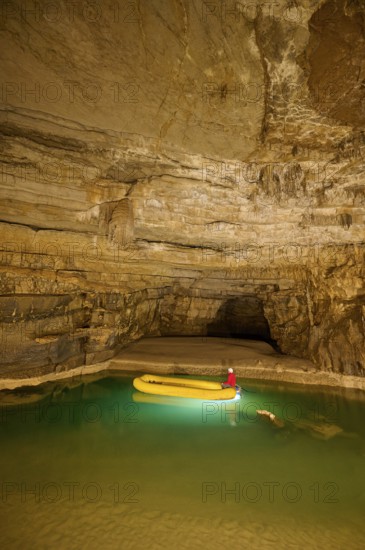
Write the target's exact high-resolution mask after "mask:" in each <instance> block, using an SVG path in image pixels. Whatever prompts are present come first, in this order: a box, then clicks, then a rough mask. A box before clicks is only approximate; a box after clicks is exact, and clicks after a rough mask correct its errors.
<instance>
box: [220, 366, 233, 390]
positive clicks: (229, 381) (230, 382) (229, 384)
mask: <svg viewBox="0 0 365 550" xmlns="http://www.w3.org/2000/svg"><path fill="white" fill-rule="evenodd" d="M230 387H232V388H235V387H236V375H235V374H234V372H233V369H232V368H229V369H228V379H227V380H226V381H225V382H222V388H230Z"/></svg>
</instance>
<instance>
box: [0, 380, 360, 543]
mask: <svg viewBox="0 0 365 550" xmlns="http://www.w3.org/2000/svg"><path fill="white" fill-rule="evenodd" d="M238 382H239V383H241V384H242V385H243V386H244V387H245V388H246V389H247V390H249V391H246V392H244V393H243V396H242V397H241V399H239V400H235V401H231V402H224V403H219V402H216V403H213V402H203V401H199V400H186V399H177V398H157V397H152V396H144V395H143V394H138V393H137V392H135V390H134V389H133V387H132V379H131V378H129V377H125V376H120V375H119V376H114V377H109V378H99V379H94V380H91V381H89V382H87V383H86V382H83V383H80V382H79V383H74V384H70V383H65V384H64V385H63V386H60V385H59V386H45V387H42V388H39V389H37V390H34V389H33V390H29V392H27V391H24V390H22V391H21V392H18V393H17V394H14V393H12V394H10V393H9V394H4V395H3V401H2V404H1V417H0V420H1V423H0V433H1V436H0V437H1V453H0V471H1V488H2V500H1V510H0V519H1V540H2V547H3V548H9V549H13V548H22V549H23V548H25V549H27V548H32V549H33V548H36V549H38V548H55V547H57V548H61V549H63V548H65V549H66V548H67V549H71V548H75V549H76V548H86V547H88V548H99V547H100V546H103V548H137V549H138V548H146V547H148V548H171V547H175V548H201V547H204V546H206V545H207V544H208V545H209V548H225V547H227V548H228V547H229V548H243V547H246V545H248V544H249V545H250V547H251V548H260V549H262V548H274V547H275V548H317V547H318V548H331V549H332V548H344V547H346V548H354V549H357V548H362V547H364V545H365V526H364V521H363V518H364V511H365V476H364V466H365V425H364V420H363V419H364V418H365V401H364V400H363V394H362V393H360V392H355V391H346V392H345V391H342V392H335V391H327V392H323V391H321V392H318V391H317V392H316V391H314V390H313V389H311V388H306V389H305V390H304V389H303V388H298V387H296V386H289V385H286V386H283V385H281V386H279V385H277V384H271V383H270V384H269V383H265V384H264V383H262V382H260V383H259V382H257V383H254V382H252V381H251V382H249V383H247V382H245V381H243V380H239V381H238ZM72 386H73V387H72ZM29 401H32V402H29ZM256 409H267V410H270V411H272V412H274V413H276V415H277V416H278V417H280V418H281V419H283V421H284V427H283V428H278V427H275V426H273V425H272V424H271V423H270V422H269V421H267V420H266V419H265V418H260V417H258V416H257V415H256V412H255V411H256ZM147 541H148V542H147Z"/></svg>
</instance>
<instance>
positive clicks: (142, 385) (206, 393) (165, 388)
mask: <svg viewBox="0 0 365 550" xmlns="http://www.w3.org/2000/svg"><path fill="white" fill-rule="evenodd" d="M133 386H134V387H135V388H136V390H139V391H141V392H143V393H150V394H153V395H168V396H170V397H190V398H193V399H207V400H209V401H210V400H212V401H213V400H214V401H215V400H222V399H233V398H234V397H236V389H235V388H225V389H222V387H221V384H220V382H211V381H207V380H192V379H189V378H176V377H172V376H155V375H153V374H144V375H143V376H141V377H140V378H135V379H134V380H133Z"/></svg>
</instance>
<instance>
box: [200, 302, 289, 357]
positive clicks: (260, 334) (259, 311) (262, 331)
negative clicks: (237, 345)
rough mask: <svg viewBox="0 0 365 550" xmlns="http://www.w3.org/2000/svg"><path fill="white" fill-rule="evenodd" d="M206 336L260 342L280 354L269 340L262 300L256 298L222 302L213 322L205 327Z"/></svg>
mask: <svg viewBox="0 0 365 550" xmlns="http://www.w3.org/2000/svg"><path fill="white" fill-rule="evenodd" d="M207 336H217V337H220V338H243V339H251V340H262V341H264V342H267V343H268V344H270V345H271V346H272V347H273V348H274V349H275V350H276V351H278V352H280V349H279V346H278V344H277V342H276V341H275V340H273V339H272V338H271V334H270V327H269V323H268V322H267V319H266V317H265V314H264V307H263V303H262V300H260V299H259V298H257V297H256V296H242V297H240V298H230V299H228V300H227V301H225V302H223V303H222V305H221V306H220V308H219V310H218V312H217V316H216V318H215V319H214V321H213V322H211V323H209V324H208V325H207Z"/></svg>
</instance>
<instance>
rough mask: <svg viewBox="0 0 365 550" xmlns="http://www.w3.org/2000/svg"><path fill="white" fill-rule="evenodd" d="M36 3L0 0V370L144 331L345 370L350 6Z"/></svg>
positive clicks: (104, 348)
mask: <svg viewBox="0 0 365 550" xmlns="http://www.w3.org/2000/svg"><path fill="white" fill-rule="evenodd" d="M47 6H48V4H47V5H46V4H45V3H44V4H43V3H42V2H41V3H35V4H34V5H33V4H32V3H31V2H25V3H24V2H23V3H20V2H15V1H14V2H7V3H6V7H4V8H3V11H2V32H1V37H2V38H1V40H2V41H3V43H2V46H1V52H2V69H3V70H2V74H1V94H2V107H1V111H0V130H1V136H2V137H1V149H0V162H1V168H0V170H1V205H0V218H1V222H0V232H1V242H0V246H1V262H0V288H1V297H0V302H1V308H0V328H1V358H0V360H1V364H2V367H1V376H3V377H6V378H9V377H10V378H11V377H14V378H18V377H19V378H20V377H23V376H37V375H39V374H45V373H50V372H54V371H55V372H60V371H62V370H69V369H72V368H74V367H77V366H80V365H89V364H91V363H96V362H100V361H103V360H106V359H110V358H112V357H113V356H115V355H116V354H117V353H119V352H120V350H122V349H123V348H124V347H125V346H126V345H127V344H128V343H130V342H132V341H134V340H137V339H139V338H141V337H143V336H159V335H160V336H171V335H195V336H197V335H201V336H207V335H208V336H209V335H211V336H247V337H250V338H258V339H263V340H266V341H269V342H271V343H273V344H274V345H275V346H276V349H277V350H279V351H280V352H282V353H285V354H290V355H294V356H296V357H299V358H303V359H309V360H311V361H312V362H314V364H315V365H316V367H317V368H318V369H321V370H328V371H333V372H336V373H342V374H349V375H354V376H363V374H364V366H365V345H364V344H365V342H364V324H365V321H364V319H365V291H364V273H365V262H364V260H365V254H364V253H365V248H364V246H365V233H364V222H365V210H364V204H365V194H364V190H365V183H364V153H365V139H364V133H363V112H362V110H361V109H362V106H363V105H364V104H365V103H364V102H365V88H364V86H363V77H362V74H363V61H362V60H363V55H362V53H363V49H364V28H365V26H364V15H365V9H364V7H363V5H362V3H361V2H360V3H359V2H350V1H345V0H329V1H327V2H318V1H314V0H300V1H297V2H295V3H294V2H289V3H287V2H284V1H279V0H278V2H277V3H275V5H274V4H272V5H270V6H269V5H267V4H262V3H260V2H250V4H248V3H244V2H234V3H233V2H232V3H231V4H230V3H229V2H218V1H217V2H215V1H213V2H200V1H197V0H189V1H188V0H179V1H178V0H176V1H172V2H169V3H168V5H167V4H165V3H160V2H158V1H157V0H153V1H151V2H148V3H147V2H145V3H142V2H128V3H124V4H123V3H122V2H121V1H120V2H117V1H115V2H107V3H105V4H100V5H97V6H96V5H93V6H94V7H92V6H91V7H90V6H89V8H86V7H85V6H84V5H83V4H80V6H78V7H74V8H73V9H72V11H70V4H69V3H67V2H63V1H60V2H59V3H58V4H57V6H58V9H57V10H56V9H54V10H53V11H52V10H51V9H50V7H49V6H48V7H47ZM95 6H96V7H95ZM24 10H25V11H24ZM339 36H340V37H341V39H339V38H338V37H339ZM352 37H354V39H352ZM355 38H356V40H355ZM324 68H326V70H324ZM331 79H332V80H331Z"/></svg>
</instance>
